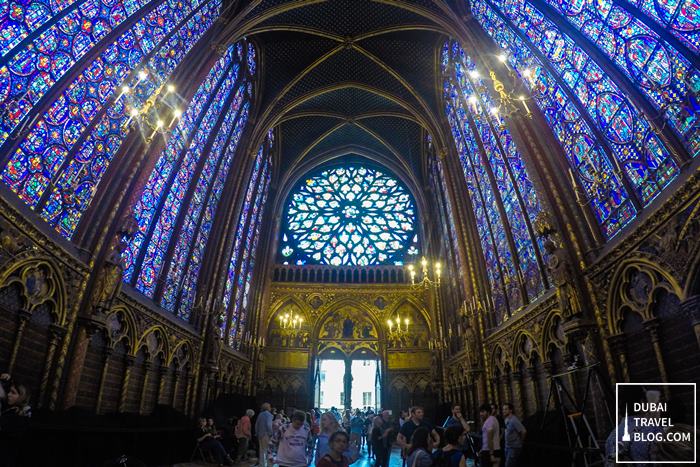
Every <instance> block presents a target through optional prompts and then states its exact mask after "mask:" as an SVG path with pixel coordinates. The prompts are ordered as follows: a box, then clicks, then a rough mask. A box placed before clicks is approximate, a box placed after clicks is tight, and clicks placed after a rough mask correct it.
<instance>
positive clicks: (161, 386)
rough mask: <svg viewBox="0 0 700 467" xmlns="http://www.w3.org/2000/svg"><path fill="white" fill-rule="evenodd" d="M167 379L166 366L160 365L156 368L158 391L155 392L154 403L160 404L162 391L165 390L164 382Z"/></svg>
mask: <svg viewBox="0 0 700 467" xmlns="http://www.w3.org/2000/svg"><path fill="white" fill-rule="evenodd" d="M167 380H168V367H167V366H165V365H161V366H160V367H159V368H158V393H157V394H156V405H158V404H160V403H161V401H160V399H161V398H162V397H163V391H165V383H166V381H167Z"/></svg>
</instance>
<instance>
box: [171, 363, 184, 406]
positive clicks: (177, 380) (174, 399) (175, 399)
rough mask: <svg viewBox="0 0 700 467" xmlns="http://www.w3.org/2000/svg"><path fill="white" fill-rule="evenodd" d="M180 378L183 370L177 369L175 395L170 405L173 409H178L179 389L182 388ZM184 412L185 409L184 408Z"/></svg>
mask: <svg viewBox="0 0 700 467" xmlns="http://www.w3.org/2000/svg"><path fill="white" fill-rule="evenodd" d="M180 378H182V371H180V370H179V369H176V370H175V371H174V372H173V395H172V398H171V399H170V406H171V407H172V408H173V409H176V408H177V407H176V404H177V391H178V389H180ZM183 412H184V410H183Z"/></svg>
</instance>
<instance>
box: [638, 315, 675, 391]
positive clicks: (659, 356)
mask: <svg viewBox="0 0 700 467" xmlns="http://www.w3.org/2000/svg"><path fill="white" fill-rule="evenodd" d="M643 325H644V329H646V330H647V332H648V333H649V337H650V338H651V346H652V347H653V348H654V355H655V356H656V364H657V365H658V367H659V375H660V376H661V382H662V383H667V382H668V373H667V372H666V364H665V363H664V354H663V351H662V350H661V342H660V338H659V319H658V318H654V319H650V320H648V321H644V323H643ZM664 395H665V396H666V398H667V399H668V398H669V397H670V396H671V394H670V392H669V390H668V386H664Z"/></svg>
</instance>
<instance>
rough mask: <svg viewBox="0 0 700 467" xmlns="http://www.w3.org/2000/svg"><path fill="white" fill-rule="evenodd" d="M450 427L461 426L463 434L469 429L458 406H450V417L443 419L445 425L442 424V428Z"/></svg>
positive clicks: (460, 407)
mask: <svg viewBox="0 0 700 467" xmlns="http://www.w3.org/2000/svg"><path fill="white" fill-rule="evenodd" d="M451 426H461V427H462V429H464V431H465V432H467V433H468V432H469V431H470V430H471V428H470V427H469V423H467V420H466V419H465V418H464V416H463V415H462V406H461V405H459V404H452V415H450V416H449V417H447V419H445V423H443V424H442V427H443V428H449V427H451Z"/></svg>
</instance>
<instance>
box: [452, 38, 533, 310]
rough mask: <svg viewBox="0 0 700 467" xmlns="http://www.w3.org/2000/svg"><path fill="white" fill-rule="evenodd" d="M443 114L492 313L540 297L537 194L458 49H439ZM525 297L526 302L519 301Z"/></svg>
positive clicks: (478, 80)
mask: <svg viewBox="0 0 700 467" xmlns="http://www.w3.org/2000/svg"><path fill="white" fill-rule="evenodd" d="M442 57H443V60H442V62H443V65H442V70H443V80H444V81H443V90H444V98H445V104H446V109H445V110H446V113H447V117H448V120H449V122H450V125H451V127H452V134H453V137H454V138H455V143H456V146H457V149H458V152H459V156H460V161H461V163H462V168H463V170H464V176H465V180H466V182H467V189H468V191H469V194H470V199H471V201H472V206H473V207H474V213H475V216H476V219H477V229H478V230H479V236H480V238H481V243H482V250H483V253H484V258H485V260H486V269H487V271H488V274H489V279H490V282H491V288H492V295H493V297H494V300H495V303H496V309H497V312H498V313H500V314H501V317H502V314H503V313H504V312H505V311H507V310H511V311H512V310H515V309H517V308H519V307H520V306H522V305H524V304H525V303H527V302H528V301H530V300H532V299H534V298H535V297H537V296H538V295H539V294H540V293H541V292H542V291H543V290H544V284H545V282H544V277H543V275H544V272H543V269H544V268H543V265H542V261H541V251H542V246H541V245H539V244H538V243H537V239H536V238H535V236H534V232H533V229H532V225H531V219H534V218H535V216H536V215H537V213H539V211H540V210H541V208H540V204H539V201H538V199H537V192H536V190H535V188H534V186H533V184H532V182H531V181H530V179H529V176H528V173H527V170H526V168H525V165H524V163H523V160H522V156H521V155H520V153H519V151H518V149H517V147H516V146H515V142H514V141H513V140H512V137H511V135H510V132H509V130H508V128H507V125H505V124H504V122H503V121H501V117H499V116H498V113H496V112H494V111H493V110H492V109H494V108H495V103H494V102H493V101H492V98H491V96H490V94H489V92H488V89H487V87H486V85H485V83H484V82H483V80H482V78H481V77H480V75H479V73H478V70H477V69H476V66H475V64H474V63H473V62H472V60H471V59H470V58H469V57H468V56H467V55H466V54H465V53H464V50H463V49H462V48H461V47H460V46H459V44H457V43H456V42H453V43H451V44H450V43H448V44H446V45H445V47H444V49H443V56H442ZM523 294H526V296H523Z"/></svg>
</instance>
